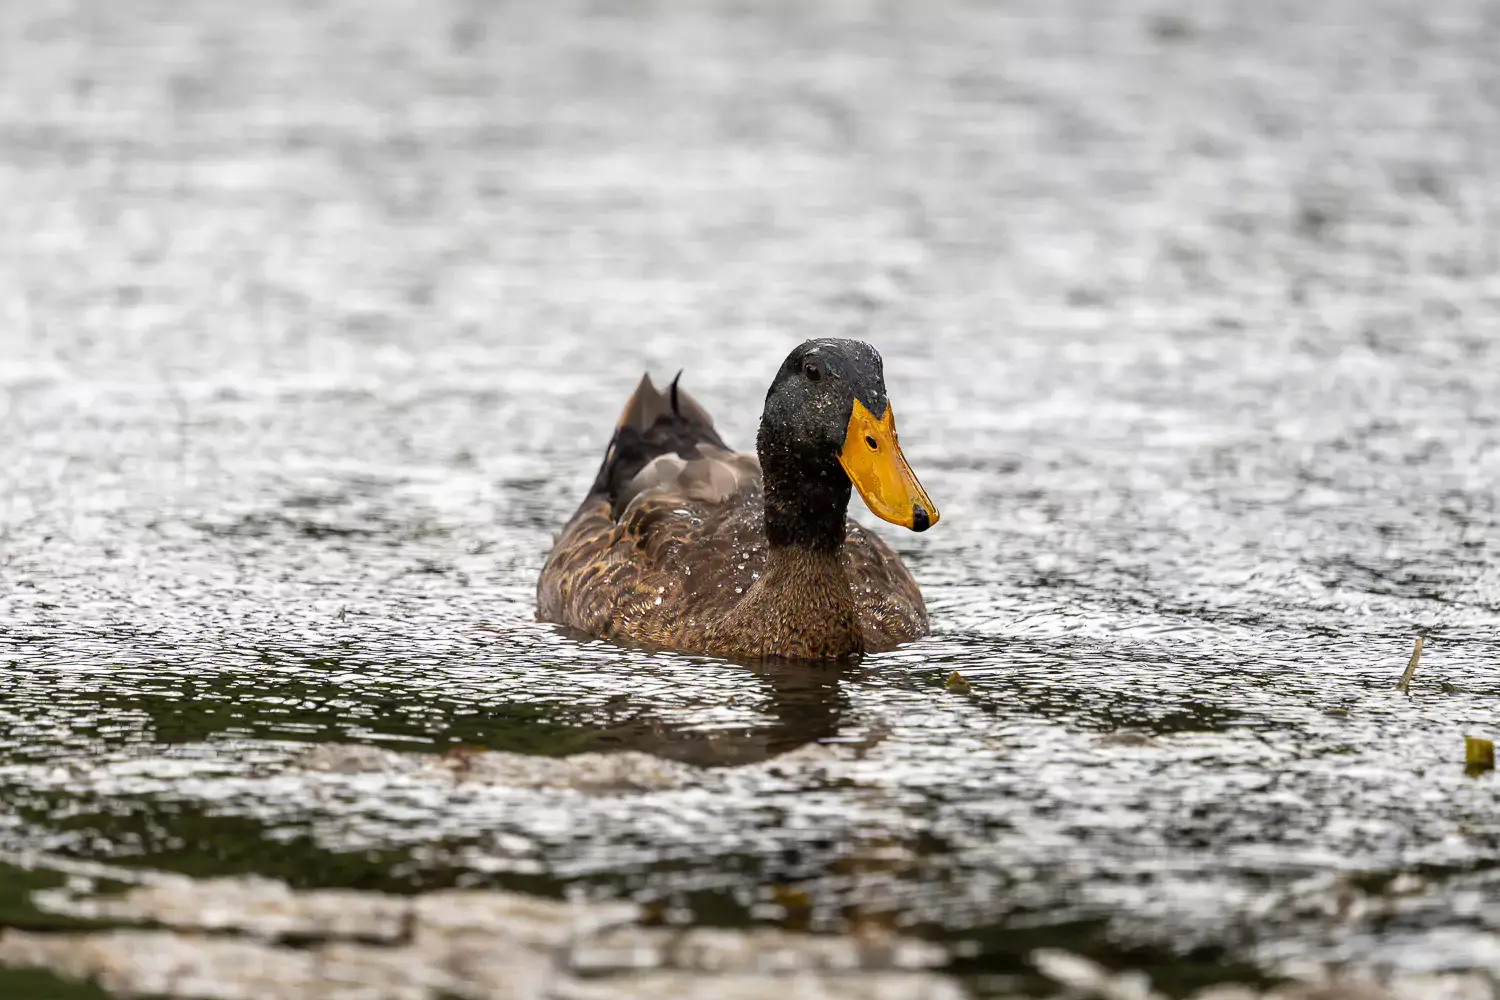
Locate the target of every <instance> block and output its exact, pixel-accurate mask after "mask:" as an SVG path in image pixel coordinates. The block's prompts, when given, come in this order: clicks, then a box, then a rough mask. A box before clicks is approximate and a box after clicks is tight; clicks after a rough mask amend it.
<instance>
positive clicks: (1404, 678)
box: [1396, 635, 1423, 691]
mask: <svg viewBox="0 0 1500 1000" xmlns="http://www.w3.org/2000/svg"><path fill="white" fill-rule="evenodd" d="M1422 639H1423V637H1422V636H1421V635H1418V636H1417V641H1416V643H1415V644H1414V645H1413V646H1412V648H1411V660H1410V661H1408V662H1407V664H1406V669H1405V670H1403V671H1402V672H1401V679H1400V680H1399V681H1397V682H1396V689H1397V690H1398V691H1405V690H1407V689H1408V688H1409V687H1410V686H1411V675H1412V674H1414V673H1416V672H1417V664H1418V663H1419V662H1421V660H1422Z"/></svg>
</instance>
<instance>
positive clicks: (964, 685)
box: [943, 670, 974, 694]
mask: <svg viewBox="0 0 1500 1000" xmlns="http://www.w3.org/2000/svg"><path fill="white" fill-rule="evenodd" d="M943 687H945V688H947V689H948V690H949V691H952V692H953V693H954V694H968V693H969V692H971V691H973V690H974V688H973V687H972V686H971V685H970V684H969V682H968V681H966V680H964V675H963V674H961V673H959V672H958V671H957V670H955V671H953V673H951V674H949V675H948V679H947V680H946V681H944V682H943Z"/></svg>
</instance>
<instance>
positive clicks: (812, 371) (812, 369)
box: [802, 361, 823, 382]
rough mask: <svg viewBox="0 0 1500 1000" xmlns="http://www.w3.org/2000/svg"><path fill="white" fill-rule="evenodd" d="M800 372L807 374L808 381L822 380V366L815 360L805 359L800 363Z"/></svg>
mask: <svg viewBox="0 0 1500 1000" xmlns="http://www.w3.org/2000/svg"><path fill="white" fill-rule="evenodd" d="M802 374H804V375H806V376H807V380H808V381H809V382H821V381H823V366H822V365H820V364H818V363H817V362H816V361H807V362H804V363H803V365H802Z"/></svg>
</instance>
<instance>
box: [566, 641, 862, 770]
mask: <svg viewBox="0 0 1500 1000" xmlns="http://www.w3.org/2000/svg"><path fill="white" fill-rule="evenodd" d="M741 669H744V670H746V671H749V672H750V673H752V674H754V675H755V676H756V677H757V678H758V679H759V681H760V682H761V684H762V686H763V688H764V690H765V692H766V694H767V695H768V696H769V699H770V704H769V705H768V706H767V710H766V714H768V715H770V716H771V719H770V720H769V721H767V722H765V723H762V724H759V725H748V726H738V727H734V728H704V727H688V726H683V725H682V724H680V723H673V722H671V721H668V720H665V719H661V718H656V717H653V718H641V719H636V720H632V721H631V722H628V723H625V724H623V725H621V726H618V727H611V729H610V730H609V731H608V732H605V733H600V734H599V736H598V739H597V740H596V741H595V742H594V744H593V745H592V746H591V747H590V749H597V750H603V751H611V750H639V751H642V752H644V753H649V754H654V755H655V756H658V757H665V758H668V759H670V760H677V761H681V762H683V763H685V764H695V765H698V766H700V767H713V766H729V765H735V764H755V763H758V762H760V761H763V760H769V759H770V758H772V757H776V756H778V755H780V754H784V753H787V752H788V751H791V750H795V749H797V748H798V747H800V746H803V745H805V744H807V743H811V742H814V741H816V740H822V739H827V738H829V737H832V736H835V735H837V733H838V731H839V726H840V724H841V722H842V720H843V717H844V713H845V711H846V710H847V709H848V707H849V701H848V695H847V693H846V689H845V687H844V683H843V682H845V681H851V680H854V679H855V678H857V677H858V676H859V672H860V668H859V666H857V665H852V664H838V663H832V664H809V663H761V664H753V665H749V664H747V665H744V666H743V667H742V668H741Z"/></svg>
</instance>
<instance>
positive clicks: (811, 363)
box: [756, 339, 938, 548]
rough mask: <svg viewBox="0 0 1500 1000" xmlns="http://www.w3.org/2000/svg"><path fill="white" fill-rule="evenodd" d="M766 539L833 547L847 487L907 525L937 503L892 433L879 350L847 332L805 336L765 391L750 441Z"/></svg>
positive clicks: (922, 524)
mask: <svg viewBox="0 0 1500 1000" xmlns="http://www.w3.org/2000/svg"><path fill="white" fill-rule="evenodd" d="M756 450H757V452H758V453H759V455H760V464H761V469H762V471H763V472H764V474H765V484H766V532H767V535H768V537H769V540H770V542H771V544H772V545H806V546H809V547H812V548H837V547H839V546H840V545H842V544H843V538H844V515H845V511H846V510H847V508H848V506H849V493H850V489H851V487H854V488H857V489H858V490H859V492H860V495H861V496H863V497H864V499H865V502H866V503H867V504H868V505H869V507H870V510H871V511H873V512H874V513H875V514H876V515H878V516H880V517H882V518H884V519H886V520H887V521H891V522H892V523H895V524H901V525H904V526H906V527H908V528H911V529H913V530H915V531H925V530H926V529H927V528H928V527H930V526H931V525H933V524H934V523H936V522H937V519H938V512H937V508H936V507H934V506H933V505H932V501H931V500H930V499H928V497H927V493H926V492H925V491H924V490H923V489H922V486H921V484H920V483H918V482H917V479H916V476H914V475H913V474H912V471H911V467H910V466H909V465H907V464H906V459H905V457H904V456H903V455H902V454H901V447H900V445H899V444H898V443H897V441H896V422H895V416H894V414H893V412H892V410H891V405H890V400H889V399H888V398H887V397H886V390H885V369H884V365H883V364H882V362H881V360H880V354H879V353H878V352H876V350H875V348H873V347H871V346H870V345H869V344H865V343H862V342H860V341H857V340H835V339H826V340H809V341H806V342H805V343H803V344H800V345H799V346H798V347H797V349H796V350H794V351H792V353H791V354H789V355H787V359H786V361H785V362H783V364H782V366H781V368H780V369H779V370H778V371H777V373H776V378H775V380H774V381H773V382H772V383H771V389H770V391H769V392H767V393H766V408H765V412H764V413H763V414H762V415H761V420H760V434H759V436H758V438H757V440H756Z"/></svg>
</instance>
